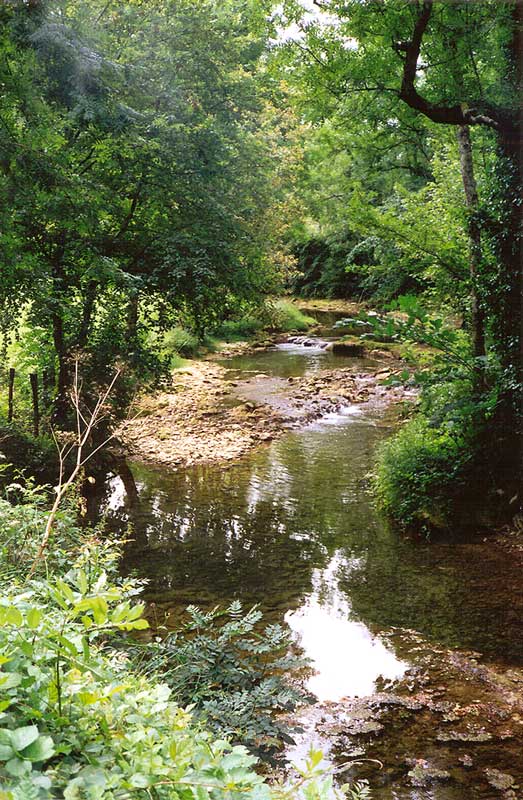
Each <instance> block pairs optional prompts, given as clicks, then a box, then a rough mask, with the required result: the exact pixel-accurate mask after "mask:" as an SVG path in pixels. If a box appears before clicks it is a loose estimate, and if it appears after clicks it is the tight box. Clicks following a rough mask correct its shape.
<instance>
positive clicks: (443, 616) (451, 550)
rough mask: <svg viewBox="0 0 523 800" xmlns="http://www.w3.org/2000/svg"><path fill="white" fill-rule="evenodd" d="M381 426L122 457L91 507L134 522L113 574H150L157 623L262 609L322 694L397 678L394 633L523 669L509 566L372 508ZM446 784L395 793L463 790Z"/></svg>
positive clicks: (517, 592)
mask: <svg viewBox="0 0 523 800" xmlns="http://www.w3.org/2000/svg"><path fill="white" fill-rule="evenodd" d="M300 358H301V359H302V360H301V362H299V361H296V359H300ZM325 358H330V356H328V355H326V354H325V353H323V355H322V354H321V353H320V352H318V353H311V352H308V351H307V350H306V349H305V348H302V350H301V352H300V351H297V350H296V348H294V349H293V350H291V351H289V349H288V348H282V347H280V348H277V349H275V350H272V351H270V352H264V353H260V354H259V355H254V356H251V357H248V358H247V357H243V358H241V359H231V361H230V362H229V366H230V368H231V369H234V370H235V372H237V371H238V370H241V371H242V373H244V374H245V373H246V374H249V371H251V372H252V373H253V374H255V373H259V372H260V371H263V372H264V373H265V374H267V375H269V376H274V375H277V376H280V377H281V376H283V375H284V374H285V371H288V370H291V371H292V374H297V371H299V370H302V371H308V370H309V369H315V368H316V366H317V364H318V363H326V362H325V361H322V359H325ZM293 359H294V361H293ZM351 362H352V364H353V366H354V368H355V369H357V368H358V367H359V365H358V362H357V361H355V360H354V359H352V360H351ZM231 374H235V373H231ZM388 433H389V431H388V430H387V429H386V428H385V427H383V425H382V422H381V421H380V419H379V418H373V417H371V416H367V415H365V414H362V413H361V411H360V410H358V409H357V408H352V409H351V408H349V409H347V410H346V411H345V412H344V413H342V414H331V415H329V416H328V417H326V418H324V419H323V420H321V421H320V422H317V423H315V424H312V425H309V426H307V427H306V428H303V429H301V430H299V431H292V432H289V433H288V434H286V435H285V436H284V437H283V438H281V439H280V440H278V441H275V442H273V443H272V444H271V445H270V446H268V447H265V448H263V449H260V450H258V451H256V452H254V453H253V454H251V455H249V456H248V457H246V458H243V459H242V460H241V461H239V462H238V463H235V464H233V465H228V466H227V467H223V466H219V467H216V466H214V467H193V468H190V469H186V470H183V471H180V472H169V471H167V470H165V469H164V468H157V469H155V468H152V467H150V466H143V465H141V464H125V463H122V464H121V465H120V467H119V469H118V470H115V472H114V473H112V474H111V475H109V476H108V478H107V480H106V482H105V483H104V484H103V488H102V490H101V492H100V494H99V495H98V496H97V497H95V498H92V502H93V504H94V506H95V507H96V509H95V510H96V512H97V513H103V514H105V516H106V518H107V522H108V524H109V526H110V527H111V528H112V529H114V530H117V531H119V532H124V531H125V530H126V529H127V528H128V527H129V525H130V526H131V528H130V530H131V535H132V541H130V542H129V543H128V544H127V546H126V549H125V553H124V558H123V562H122V569H123V571H124V572H125V573H131V572H133V573H136V574H137V575H139V576H140V577H142V578H147V579H148V581H149V583H148V586H147V592H146V595H147V599H148V600H149V601H150V602H151V603H155V604H156V613H157V614H158V618H159V619H160V620H162V621H163V619H164V616H166V617H167V620H168V621H170V622H171V623H172V624H175V622H176V619H177V617H178V616H179V614H180V613H181V612H182V611H183V609H185V607H186V606H187V605H189V604H196V605H199V606H202V607H209V606H214V605H216V604H227V603H229V602H230V601H231V600H233V599H240V600H241V601H242V602H243V603H244V605H245V606H248V607H250V606H251V605H252V604H255V603H257V604H259V605H260V606H261V609H262V610H263V611H264V613H265V615H266V619H267V621H273V622H274V621H278V622H281V623H284V624H287V625H289V626H290V628H291V629H292V631H294V633H295V635H296V637H297V638H298V640H299V641H300V643H301V645H302V646H303V648H304V650H305V652H306V653H307V654H308V655H309V656H310V657H311V658H312V659H313V662H314V664H315V667H316V669H317V673H316V674H315V675H313V676H312V677H311V679H310V684H309V687H310V689H311V691H313V692H314V693H315V694H316V695H317V697H318V698H319V699H321V700H333V701H336V700H339V699H341V698H342V697H345V696H355V695H360V696H361V695H366V694H369V693H371V692H372V691H373V689H374V687H375V685H376V681H377V679H378V677H379V676H383V677H384V678H389V679H394V678H398V677H401V676H402V675H403V673H404V672H405V670H406V668H407V667H408V664H406V663H405V662H404V661H403V659H402V654H401V653H400V652H397V651H396V649H395V637H394V636H389V635H387V632H388V631H389V630H390V628H391V627H400V628H406V629H413V630H415V631H418V632H420V633H421V634H423V635H424V636H426V637H427V638H428V639H429V640H431V641H434V642H437V643H441V644H443V645H446V646H456V647H460V648H466V649H473V650H477V651H480V652H482V653H484V654H485V656H486V657H487V658H490V659H492V660H495V661H497V662H505V663H507V664H521V663H522V662H523V636H522V633H523V613H522V612H523V595H522V592H521V579H520V574H519V567H518V566H517V564H515V563H514V564H512V563H511V562H510V559H509V558H507V556H506V555H505V554H503V553H500V552H499V551H498V550H496V549H495V548H492V549H490V548H485V546H484V544H483V543H482V542H481V541H480V540H478V539H468V540H461V541H459V540H458V541H453V542H432V543H429V542H426V541H424V540H419V541H413V540H412V539H408V538H403V537H401V536H398V535H397V534H396V533H395V532H393V531H391V530H390V529H389V528H388V526H387V525H386V524H385V522H384V521H383V520H382V519H380V517H379V515H378V514H377V512H376V510H375V508H374V504H373V499H372V495H371V492H370V486H369V472H370V470H371V469H372V466H373V463H374V459H375V452H376V447H377V446H378V445H379V443H380V441H381V440H382V439H383V438H384V437H385V436H386V435H388ZM413 791H414V790H413ZM448 792H449V790H447V789H445V788H441V789H436V788H435V789H434V793H433V792H432V790H431V792H430V794H424V793H423V792H421V793H420V794H417V790H416V791H414V793H413V794H412V795H411V794H410V793H409V794H408V795H403V794H400V795H398V797H404V796H405V797H407V796H408V797H409V798H410V797H420V798H421V797H424V798H425V797H434V798H438V800H443V799H444V798H450V797H452V798H453V800H454V798H456V797H460V796H461V795H459V793H458V794H457V795H456V794H453V793H448ZM376 796H378V795H376ZM379 796H380V797H381V796H382V795H379ZM390 796H391V797H392V796H394V797H395V796H396V795H390ZM383 797H387V798H388V797H389V794H384V795H383Z"/></svg>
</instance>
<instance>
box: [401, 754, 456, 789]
mask: <svg viewBox="0 0 523 800" xmlns="http://www.w3.org/2000/svg"><path fill="white" fill-rule="evenodd" d="M408 775H409V778H410V782H411V783H412V785H413V786H428V785H429V784H431V783H435V782H437V781H448V780H449V779H450V772H448V771H447V770H446V769H438V768H437V767H433V766H431V765H430V764H429V762H428V761H425V759H422V758H420V759H418V760H417V761H416V765H415V766H414V767H413V768H412V769H411V770H410V771H409V773H408Z"/></svg>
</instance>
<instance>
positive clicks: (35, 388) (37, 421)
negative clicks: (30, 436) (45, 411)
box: [29, 372, 40, 436]
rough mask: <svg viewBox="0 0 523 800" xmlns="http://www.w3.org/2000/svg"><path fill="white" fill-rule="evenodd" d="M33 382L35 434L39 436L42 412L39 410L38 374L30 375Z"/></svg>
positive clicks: (32, 373)
mask: <svg viewBox="0 0 523 800" xmlns="http://www.w3.org/2000/svg"><path fill="white" fill-rule="evenodd" d="M29 379H30V381H31V392H32V395H33V433H34V435H35V436H38V434H39V432H40V412H39V409H38V375H37V373H36V372H31V374H30V375H29Z"/></svg>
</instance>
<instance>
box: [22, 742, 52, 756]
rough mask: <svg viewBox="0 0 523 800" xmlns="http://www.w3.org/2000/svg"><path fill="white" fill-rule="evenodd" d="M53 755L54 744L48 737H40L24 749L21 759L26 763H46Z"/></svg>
mask: <svg viewBox="0 0 523 800" xmlns="http://www.w3.org/2000/svg"><path fill="white" fill-rule="evenodd" d="M54 754H55V748H54V742H53V740H52V739H51V737H50V736H40V737H39V738H38V739H37V740H36V741H35V742H33V744H31V745H29V747H26V748H25V750H24V751H23V753H22V757H23V758H25V759H27V760H28V761H47V759H48V758H51V757H52V756H54Z"/></svg>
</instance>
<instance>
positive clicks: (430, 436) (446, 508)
mask: <svg viewBox="0 0 523 800" xmlns="http://www.w3.org/2000/svg"><path fill="white" fill-rule="evenodd" d="M463 457H464V456H463V447H462V444H461V443H460V441H459V438H455V437H454V436H452V435H450V434H449V433H448V432H447V431H443V430H441V429H439V428H437V427H433V426H431V424H430V421H429V420H428V419H427V418H426V417H424V416H422V415H419V416H417V417H415V418H414V419H412V420H410V421H409V422H407V423H406V424H405V425H404V426H403V427H402V428H401V430H400V431H399V432H398V433H397V434H396V435H394V436H393V437H392V438H391V439H389V440H388V441H386V442H385V443H384V444H383V445H382V447H381V448H380V450H379V454H378V468H377V475H376V479H375V488H376V494H377V498H378V502H379V504H380V506H381V508H382V509H383V511H384V512H385V513H386V514H387V516H388V517H390V518H391V519H392V520H394V521H395V522H397V523H398V524H400V525H401V526H402V527H404V528H415V527H416V528H421V529H422V530H429V529H430V528H431V527H433V526H435V527H441V526H442V525H446V524H447V522H448V520H449V516H450V512H451V498H450V494H453V493H454V489H453V486H454V484H455V482H456V481H459V480H460V472H461V468H462V466H463ZM451 489H452V492H450V491H449V490H451Z"/></svg>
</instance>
